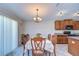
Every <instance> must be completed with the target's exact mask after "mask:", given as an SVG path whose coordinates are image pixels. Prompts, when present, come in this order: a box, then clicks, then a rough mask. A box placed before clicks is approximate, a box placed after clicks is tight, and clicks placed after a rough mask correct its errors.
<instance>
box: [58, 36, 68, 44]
mask: <svg viewBox="0 0 79 59" xmlns="http://www.w3.org/2000/svg"><path fill="white" fill-rule="evenodd" d="M57 43H58V44H67V43H68V38H67V35H57Z"/></svg>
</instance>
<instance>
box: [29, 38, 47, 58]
mask: <svg viewBox="0 0 79 59" xmlns="http://www.w3.org/2000/svg"><path fill="white" fill-rule="evenodd" d="M45 43H46V42H45V38H41V37H38V38H33V39H32V40H31V44H32V55H33V56H44V47H45Z"/></svg>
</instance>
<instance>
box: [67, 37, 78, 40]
mask: <svg viewBox="0 0 79 59" xmlns="http://www.w3.org/2000/svg"><path fill="white" fill-rule="evenodd" d="M68 38H72V39H75V40H79V36H68Z"/></svg>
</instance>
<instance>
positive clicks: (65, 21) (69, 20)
mask: <svg viewBox="0 0 79 59" xmlns="http://www.w3.org/2000/svg"><path fill="white" fill-rule="evenodd" d="M64 24H65V25H73V20H72V19H65V20H64Z"/></svg>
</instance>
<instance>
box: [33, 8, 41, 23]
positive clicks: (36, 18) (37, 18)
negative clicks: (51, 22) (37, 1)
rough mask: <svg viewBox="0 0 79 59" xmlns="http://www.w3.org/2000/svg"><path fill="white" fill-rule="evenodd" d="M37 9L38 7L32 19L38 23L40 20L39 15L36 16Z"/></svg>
mask: <svg viewBox="0 0 79 59" xmlns="http://www.w3.org/2000/svg"><path fill="white" fill-rule="evenodd" d="M38 11H39V9H36V16H35V17H34V18H33V20H34V21H35V22H36V23H39V22H41V21H42V19H41V17H39V16H38Z"/></svg>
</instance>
